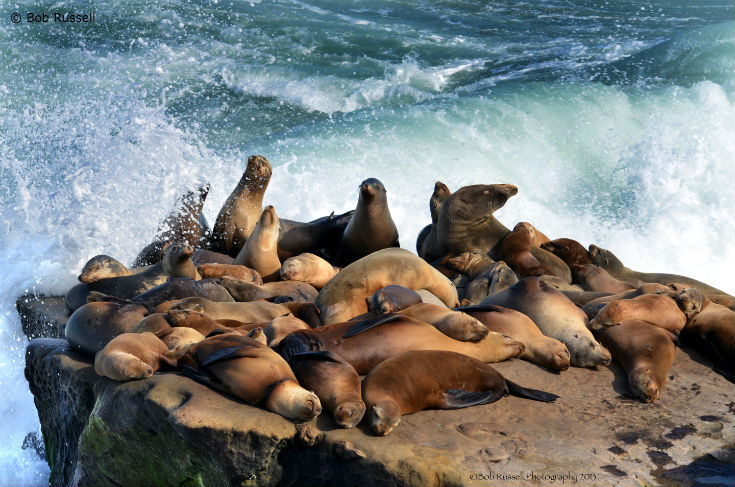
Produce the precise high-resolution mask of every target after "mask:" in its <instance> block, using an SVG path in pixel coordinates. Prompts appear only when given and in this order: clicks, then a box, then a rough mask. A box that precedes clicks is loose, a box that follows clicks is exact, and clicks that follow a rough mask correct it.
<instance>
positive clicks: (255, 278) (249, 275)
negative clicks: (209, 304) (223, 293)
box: [197, 264, 263, 285]
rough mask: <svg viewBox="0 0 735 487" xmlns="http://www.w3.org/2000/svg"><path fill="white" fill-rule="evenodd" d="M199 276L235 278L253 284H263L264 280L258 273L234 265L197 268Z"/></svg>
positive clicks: (212, 265)
mask: <svg viewBox="0 0 735 487" xmlns="http://www.w3.org/2000/svg"><path fill="white" fill-rule="evenodd" d="M197 271H198V272H199V274H200V275H201V276H202V277H204V278H207V277H212V278H222V277H225V276H227V277H234V278H235V279H242V280H243V281H248V282H252V283H253V284H258V285H260V284H263V279H262V278H261V277H260V274H258V272H257V271H255V270H253V269H251V268H249V267H245V266H244V265H234V264H203V265H200V266H198V267H197Z"/></svg>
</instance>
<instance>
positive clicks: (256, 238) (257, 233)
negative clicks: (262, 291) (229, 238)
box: [233, 206, 281, 282]
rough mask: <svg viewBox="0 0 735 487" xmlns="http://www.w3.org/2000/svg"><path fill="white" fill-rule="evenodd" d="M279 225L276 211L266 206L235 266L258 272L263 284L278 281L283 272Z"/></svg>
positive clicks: (235, 261)
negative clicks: (279, 251)
mask: <svg viewBox="0 0 735 487" xmlns="http://www.w3.org/2000/svg"><path fill="white" fill-rule="evenodd" d="M278 225H279V223H278V215H276V209H275V208H274V207H273V206H266V207H265V209H264V210H263V214H262V215H260V219H259V220H258V224H257V225H256V226H255V229H254V230H253V232H252V234H251V235H250V237H249V238H248V239H247V241H246V242H245V244H244V245H243V246H242V249H240V252H239V253H238V254H237V257H235V260H234V262H233V264H235V265H244V266H247V267H250V268H252V269H254V270H256V271H257V272H258V274H260V276H261V277H262V278H263V282H271V281H277V280H278V277H279V273H280V271H281V261H280V260H278Z"/></svg>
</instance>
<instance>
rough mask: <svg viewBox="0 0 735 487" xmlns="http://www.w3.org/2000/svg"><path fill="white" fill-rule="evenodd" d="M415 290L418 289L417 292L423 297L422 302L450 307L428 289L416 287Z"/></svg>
mask: <svg viewBox="0 0 735 487" xmlns="http://www.w3.org/2000/svg"><path fill="white" fill-rule="evenodd" d="M415 291H416V294H418V295H419V297H421V302H422V303H429V304H435V305H437V306H442V307H444V308H447V309H449V308H448V307H447V305H446V304H444V302H443V301H442V300H441V299H439V298H437V297H436V295H435V294H434V293H432V292H430V291H427V290H426V289H416V290H415Z"/></svg>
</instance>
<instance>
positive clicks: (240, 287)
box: [222, 277, 319, 303]
mask: <svg viewBox="0 0 735 487" xmlns="http://www.w3.org/2000/svg"><path fill="white" fill-rule="evenodd" d="M222 286H223V287H224V288H225V289H227V291H228V292H229V293H230V294H231V295H232V297H233V298H235V301H255V300H257V299H265V300H266V301H271V300H272V299H273V298H275V297H276V296H278V297H282V298H284V299H282V300H280V302H284V301H301V302H306V303H313V302H314V300H315V299H316V296H317V294H319V293H318V291H317V290H316V289H314V286H312V285H311V284H308V283H306V282H301V281H277V282H266V283H265V284H263V285H262V286H259V285H257V284H253V283H252V282H248V281H243V280H241V279H235V278H232V277H223V278H222ZM286 298H287V299H286Z"/></svg>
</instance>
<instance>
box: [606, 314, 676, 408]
mask: <svg viewBox="0 0 735 487" xmlns="http://www.w3.org/2000/svg"><path fill="white" fill-rule="evenodd" d="M595 335H596V336H597V338H598V339H599V340H600V342H601V343H602V344H603V345H605V346H606V347H607V348H608V350H610V352H611V353H612V356H613V357H615V360H617V361H618V362H620V365H622V366H623V369H625V372H626V373H627V374H628V385H629V386H630V390H631V392H633V395H634V396H635V397H637V398H638V399H640V400H641V401H643V402H652V401H655V400H656V398H658V396H659V395H660V393H661V390H662V389H663V387H664V384H665V383H666V376H667V374H668V372H669V369H670V368H671V364H672V363H673V362H674V355H675V354H676V346H675V345H674V344H675V343H678V340H677V338H676V337H675V336H674V335H673V334H671V333H669V332H668V331H666V330H664V329H662V328H660V327H658V326H654V325H651V324H650V323H646V322H645V321H640V320H631V321H624V322H622V323H620V324H619V325H617V326H611V327H607V328H604V329H602V330H600V331H598V332H596V333H595Z"/></svg>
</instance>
